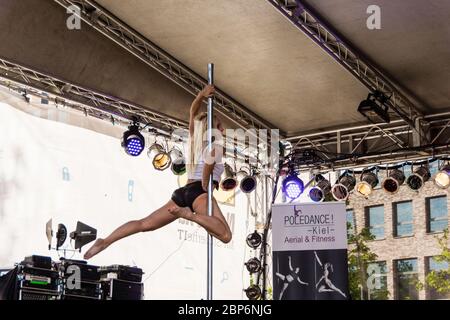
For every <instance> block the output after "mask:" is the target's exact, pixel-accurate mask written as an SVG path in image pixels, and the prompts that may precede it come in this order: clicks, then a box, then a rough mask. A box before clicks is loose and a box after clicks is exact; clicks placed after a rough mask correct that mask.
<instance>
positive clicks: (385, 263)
mask: <svg viewBox="0 0 450 320" xmlns="http://www.w3.org/2000/svg"><path fill="white" fill-rule="evenodd" d="M431 169H432V170H431V171H432V173H435V172H436V168H433V167H432V168H431ZM382 173H383V172H382V171H380V174H379V178H380V181H381V180H382V179H383V174H382ZM405 173H406V174H408V173H407V172H405ZM449 208H450V198H449V189H446V190H443V189H440V188H438V187H437V186H436V185H435V184H434V181H433V180H432V179H430V180H429V181H427V182H426V183H425V185H424V186H423V188H422V189H421V190H419V191H418V192H416V191H412V190H411V189H409V188H408V186H406V184H404V185H402V186H401V189H400V190H399V192H397V193H396V194H394V195H391V194H388V193H387V192H385V191H384V190H382V189H381V188H380V187H378V188H376V189H374V190H373V192H372V194H370V196H369V197H367V198H365V197H363V196H361V195H358V194H356V193H355V192H353V193H352V194H351V196H350V197H349V201H348V206H347V221H349V222H350V223H351V224H352V226H353V227H356V231H357V232H359V231H361V229H362V228H364V227H368V228H369V229H370V231H371V233H372V234H373V235H374V236H375V237H376V239H375V240H373V241H370V242H369V247H370V248H371V249H372V251H373V252H374V253H376V254H377V255H378V259H377V260H378V266H380V267H381V268H380V269H379V270H381V273H382V274H383V276H382V278H381V279H382V281H381V283H382V286H383V288H385V289H387V290H388V291H389V299H450V294H447V295H442V294H441V295H440V294H437V293H436V292H434V291H433V290H429V289H425V290H420V291H419V290H417V289H416V287H415V286H414V282H415V280H417V279H418V280H420V281H421V282H422V283H423V281H424V280H425V275H426V274H427V272H429V270H438V269H440V268H448V266H446V265H445V264H442V263H441V264H439V263H437V262H436V261H435V260H434V259H433V256H436V255H438V254H440V252H441V250H440V248H439V245H438V242H437V240H436V236H440V235H442V234H443V232H442V231H443V229H445V228H447V227H448V226H449V225H450V223H449V214H448V209H449ZM350 232H352V231H350Z"/></svg>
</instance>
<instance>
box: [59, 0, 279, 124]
mask: <svg viewBox="0 0 450 320" xmlns="http://www.w3.org/2000/svg"><path fill="white" fill-rule="evenodd" d="M55 2H57V3H58V4H60V5H61V6H63V7H64V8H66V10H67V8H69V7H71V6H76V7H78V8H80V14H81V16H80V18H81V19H83V21H85V22H86V23H88V24H89V25H91V26H92V27H93V28H95V29H96V30H97V31H99V32H100V33H102V34H103V35H105V36H106V37H108V38H109V39H111V40H112V41H114V42H115V43H117V44H118V45H120V46H122V47H123V48H124V49H126V50H127V51H128V52H130V53H131V54H133V55H134V56H136V57H137V58H139V59H140V60H142V61H143V62H144V63H146V64H147V65H149V66H151V67H152V68H154V69H155V70H157V71H159V72H160V73H161V74H162V75H164V76H165V77H167V78H168V79H170V80H172V81H173V82H175V83H176V84H178V85H179V86H181V87H182V88H183V89H185V90H186V91H188V92H189V93H191V94H192V95H196V94H197V93H198V92H199V91H200V90H201V89H202V88H203V87H204V86H205V85H206V84H207V81H206V80H205V79H204V78H202V77H201V76H199V75H198V74H196V73H195V72H194V71H192V70H190V69H189V68H188V67H187V66H185V65H183V64H182V63H181V62H179V61H177V60H176V59H175V58H174V57H172V56H170V55H169V54H168V53H167V52H165V51H164V50H162V49H161V48H159V47H158V46H156V45H155V44H154V43H152V42H151V41H149V40H148V39H146V38H145V37H143V36H142V35H140V34H139V33H138V32H137V31H135V30H133V29H132V28H130V27H129V26H127V25H126V24H125V23H123V22H122V21H120V20H119V19H118V18H117V17H115V16H114V15H113V14H111V13H110V12H108V11H107V10H106V9H104V8H103V7H101V6H100V5H99V4H97V3H96V2H95V1H91V0H55ZM214 97H215V107H214V108H215V110H216V111H217V112H218V113H220V114H221V115H222V116H224V117H226V118H227V119H229V120H231V121H232V122H234V123H235V124H237V125H238V126H239V127H241V128H242V129H249V128H256V129H268V130H269V129H272V128H274V126H273V125H271V124H270V123H268V122H267V121H265V120H264V119H261V118H260V117H258V116H257V115H255V114H254V113H252V112H251V111H249V110H248V109H247V108H246V107H244V106H243V105H241V104H240V103H239V102H237V101H235V100H234V99H232V98H231V97H230V96H228V95H227V94H226V93H224V92H223V91H221V90H220V89H218V88H216V93H215V95H214Z"/></svg>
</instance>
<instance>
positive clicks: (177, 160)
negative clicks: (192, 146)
mask: <svg viewBox="0 0 450 320" xmlns="http://www.w3.org/2000/svg"><path fill="white" fill-rule="evenodd" d="M169 155H170V159H171V160H172V166H171V167H170V169H171V170H172V172H173V174H174V175H176V176H181V175H183V174H184V173H185V172H186V160H185V159H184V156H183V153H182V152H181V151H180V150H178V149H176V148H173V149H172V150H170V152H169Z"/></svg>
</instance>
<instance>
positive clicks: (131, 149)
mask: <svg viewBox="0 0 450 320" xmlns="http://www.w3.org/2000/svg"><path fill="white" fill-rule="evenodd" d="M122 147H123V148H124V150H125V152H126V153H127V154H128V155H130V156H133V157H137V156H138V155H140V154H141V152H142V150H144V148H145V139H144V136H143V135H142V134H141V133H140V132H139V124H138V123H137V122H133V124H132V125H130V126H129V127H128V130H127V131H125V132H124V134H123V137H122Z"/></svg>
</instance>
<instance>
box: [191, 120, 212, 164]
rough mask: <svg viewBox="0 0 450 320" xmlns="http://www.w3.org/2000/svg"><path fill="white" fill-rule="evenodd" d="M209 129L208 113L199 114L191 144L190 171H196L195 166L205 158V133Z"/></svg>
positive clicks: (195, 121)
mask: <svg viewBox="0 0 450 320" xmlns="http://www.w3.org/2000/svg"><path fill="white" fill-rule="evenodd" d="M207 129H208V121H207V113H206V112H202V113H199V114H198V115H197V116H195V118H194V132H193V135H192V136H190V137H189V138H190V144H189V163H188V166H187V169H188V171H191V172H192V171H194V170H195V166H196V165H197V163H198V162H199V160H200V159H201V157H202V156H203V151H204V149H205V147H206V142H205V141H204V139H203V138H204V137H203V135H204V133H205V132H206V130H207Z"/></svg>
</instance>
